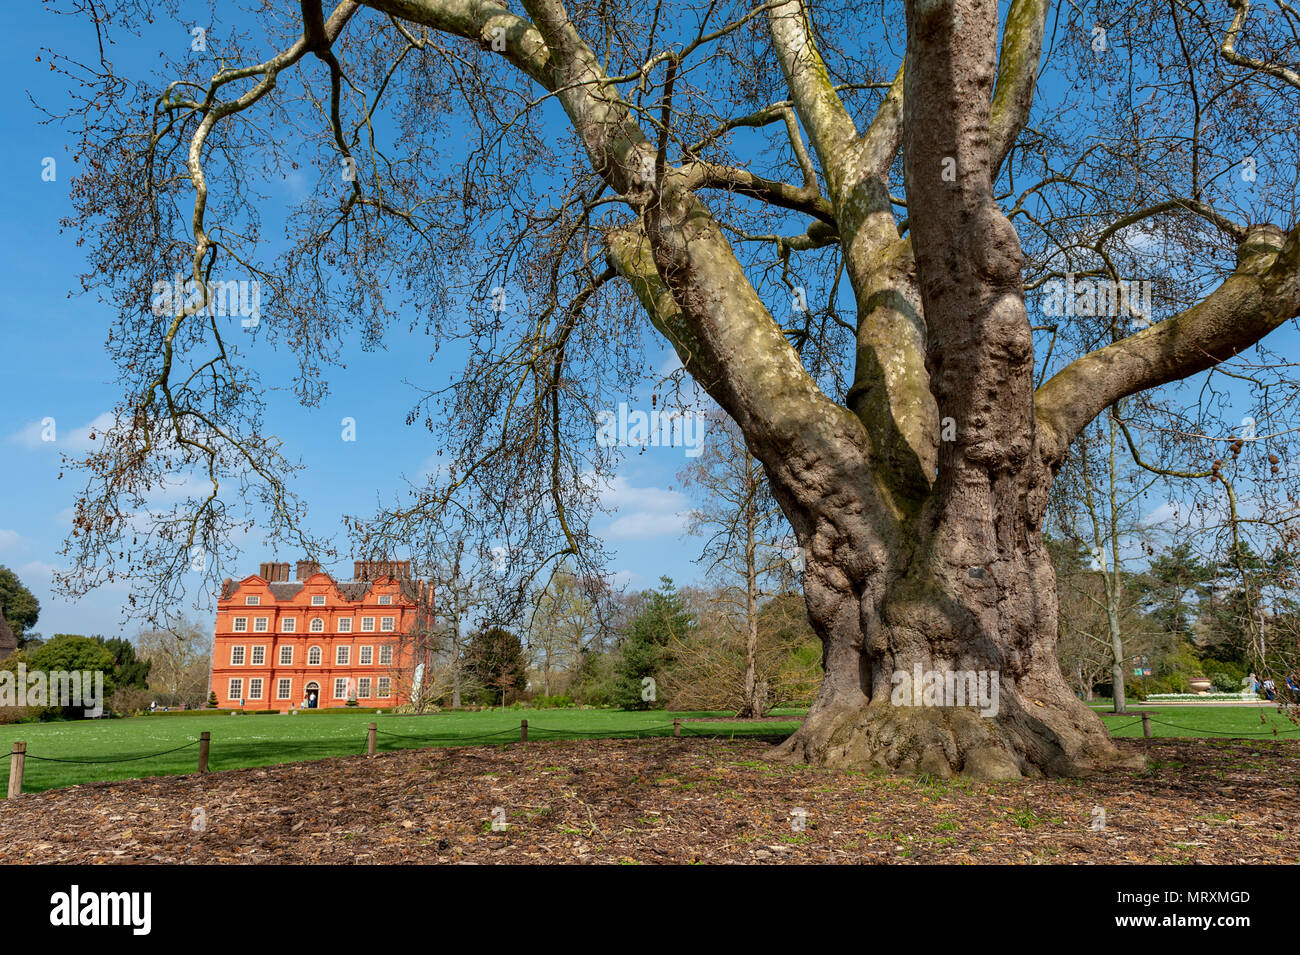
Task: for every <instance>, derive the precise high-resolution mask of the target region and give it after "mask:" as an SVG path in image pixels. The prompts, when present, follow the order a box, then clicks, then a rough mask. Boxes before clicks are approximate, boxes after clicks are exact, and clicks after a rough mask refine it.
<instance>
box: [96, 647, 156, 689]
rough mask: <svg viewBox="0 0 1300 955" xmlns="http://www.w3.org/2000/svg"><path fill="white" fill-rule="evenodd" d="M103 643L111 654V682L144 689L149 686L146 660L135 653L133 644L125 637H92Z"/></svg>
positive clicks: (147, 662) (120, 685)
mask: <svg viewBox="0 0 1300 955" xmlns="http://www.w3.org/2000/svg"><path fill="white" fill-rule="evenodd" d="M91 639H93V640H98V641H99V642H100V643H102V644H103V645H104V648H105V649H106V650H108V652H109V653H110V654H112V656H113V682H114V683H115V684H117V686H119V687H125V686H133V687H139V688H140V689H142V690H143V689H146V688H148V686H149V668H150V666H151V664H150V662H149V661H148V660H142V659H140V657H139V656H137V655H136V652H135V645H134V644H132V643H131V641H130V640H127V639H126V638H125V637H112V638H105V637H92V638H91Z"/></svg>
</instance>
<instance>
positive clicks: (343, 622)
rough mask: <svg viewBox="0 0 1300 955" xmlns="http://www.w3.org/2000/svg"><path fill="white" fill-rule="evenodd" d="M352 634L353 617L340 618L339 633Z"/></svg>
mask: <svg viewBox="0 0 1300 955" xmlns="http://www.w3.org/2000/svg"><path fill="white" fill-rule="evenodd" d="M351 632H352V618H351V617H340V618H339V633H351Z"/></svg>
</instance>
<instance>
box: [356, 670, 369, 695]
mask: <svg viewBox="0 0 1300 955" xmlns="http://www.w3.org/2000/svg"><path fill="white" fill-rule="evenodd" d="M357 699H358V700H368V699H370V677H368V676H363V677H358V679H357Z"/></svg>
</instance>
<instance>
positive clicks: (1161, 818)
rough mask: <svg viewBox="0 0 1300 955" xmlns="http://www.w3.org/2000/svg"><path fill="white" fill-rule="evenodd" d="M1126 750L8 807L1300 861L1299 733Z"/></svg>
mask: <svg viewBox="0 0 1300 955" xmlns="http://www.w3.org/2000/svg"><path fill="white" fill-rule="evenodd" d="M1118 742H1119V745H1121V746H1123V747H1125V748H1126V749H1141V750H1142V751H1143V752H1145V753H1146V754H1147V756H1148V757H1149V768H1148V770H1147V771H1146V772H1144V773H1139V774H1135V773H1131V772H1129V773H1115V774H1106V775H1102V776H1097V777H1092V778H1088V779H1072V780H1060V779H1056V780H1028V781H1022V782H1017V783H998V784H988V783H979V782H972V781H968V780H963V779H957V780H952V781H937V782H936V781H927V780H917V779H913V778H910V777H900V776H888V775H883V774H864V773H851V772H842V771H833V770H821V769H811V768H808V767H792V766H785V765H779V764H773V763H770V762H768V761H767V760H766V759H765V756H766V755H767V754H768V752H769V751H770V748H771V747H770V744H767V743H760V742H752V741H746V742H733V741H718V740H673V739H643V740H592V741H577V742H541V743H529V744H527V745H523V746H521V745H515V746H510V747H503V748H496V747H477V748H472V749H419V750H404V751H398V752H392V753H381V754H380V755H378V756H376V757H374V758H372V759H368V758H366V757H364V756H349V757H340V758H336V759H326V760H320V761H316V762H308V763H291V764H286V765H283V766H272V767H265V768H259V769H243V770H234V771H230V772H219V773H211V774H209V775H206V776H198V775H191V776H173V777H159V778H153V779H138V780H129V781H125V782H112V783H91V784H87V785H81V786H71V787H68V788H66V789H57V790H50V791H47V792H43V793H28V794H24V795H22V796H20V797H18V798H17V799H12V800H6V801H3V802H0V862H4V863H63V862H69V863H71V862H76V863H131V862H134V863H189V862H194V863H278V862H283V863H308V862H310V863H316V864H348V863H362V864H364V863H399V862H421V863H424V862H427V863H433V862H442V863H494V862H495V863H502V862H505V863H574V862H581V863H690V862H709V863H730V862H739V863H750V862H763V863H809V862H818V863H825V862H831V863H973V862H974V863H1188V862H1190V863H1230V864H1240V863H1277V862H1288V863H1294V862H1296V861H1297V860H1298V859H1300V852H1298V851H1297V844H1296V840H1297V834H1298V833H1300V742H1294V741H1292V742H1275V741H1265V742H1252V741H1243V740H1213V741H1206V740H1156V741H1141V740H1121V741H1118ZM1103 812H1104V818H1103V815H1102V813H1103ZM503 821H504V828H502V827H501V826H502V822H503ZM494 822H495V825H496V828H494ZM1103 822H1104V826H1103ZM1094 827H1095V828H1094Z"/></svg>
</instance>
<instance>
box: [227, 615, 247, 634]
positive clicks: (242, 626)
mask: <svg viewBox="0 0 1300 955" xmlns="http://www.w3.org/2000/svg"><path fill="white" fill-rule="evenodd" d="M230 629H232V630H233V631H234V632H235V633H248V618H247V617H236V618H235V619H234V622H233V623H231V625H230Z"/></svg>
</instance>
